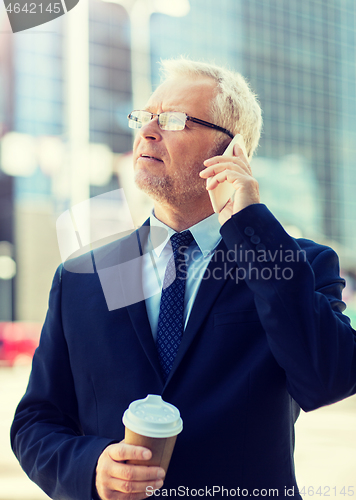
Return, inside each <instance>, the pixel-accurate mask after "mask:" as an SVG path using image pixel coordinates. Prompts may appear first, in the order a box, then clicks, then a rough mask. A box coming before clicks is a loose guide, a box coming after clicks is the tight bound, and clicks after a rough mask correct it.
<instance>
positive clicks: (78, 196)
mask: <svg viewBox="0 0 356 500" xmlns="http://www.w3.org/2000/svg"><path fill="white" fill-rule="evenodd" d="M355 19H356V5H355V2H354V0H288V1H287V0H248V1H247V0H246V1H242V0H219V2H216V1H214V0H112V1H110V2H107V1H103V0H80V2H79V4H78V5H77V6H76V7H75V8H74V9H73V10H72V11H70V12H69V13H68V14H66V15H65V16H63V17H60V18H57V19H55V20H53V21H51V22H50V23H47V24H44V25H42V26H38V27H36V28H33V29H30V30H27V31H24V32H20V33H16V34H12V32H11V28H10V24H9V22H8V19H7V14H6V10H5V6H4V4H0V363H1V365H2V368H0V379H1V386H0V391H1V392H0V397H1V401H2V403H3V402H4V404H3V406H2V409H1V413H0V415H1V418H2V421H1V428H0V430H1V433H2V434H1V436H0V443H1V446H0V500H9V499H10V498H11V499H13V498H19V499H20V498H21V499H25V498H32V499H34V500H37V498H38V499H39V498H43V496H41V493H40V492H38V491H37V490H32V489H31V487H32V485H31V483H30V482H28V480H27V479H23V478H22V479H23V480H24V481H25V483H23V484H25V486H24V488H23V490H22V489H21V488H20V487H19V485H20V484H22V483H21V480H20V477H22V476H21V473H20V472H19V469H18V468H17V465H16V462H15V459H14V458H13V457H12V455H11V452H10V451H9V448H8V427H9V425H10V422H11V417H12V414H13V411H14V408H15V405H16V403H17V402H18V399H19V398H20V396H21V394H22V392H23V391H24V389H25V385H26V380H27V377H28V370H29V365H28V363H29V360H30V359H31V356H32V354H33V350H34V348H35V346H36V345H37V342H38V335H39V332H40V327H41V324H42V322H43V320H44V317H45V313H46V309H47V300H48V293H49V289H50V285H51V281H52V278H53V275H54V272H55V269H56V267H57V266H58V264H59V263H60V262H61V254H60V251H59V246H58V241H57V234H56V221H57V219H58V218H59V217H60V216H61V215H62V214H63V213H64V212H66V211H67V210H69V209H70V207H72V206H74V205H77V204H79V203H81V202H83V201H85V200H86V199H88V198H89V197H91V198H93V197H99V196H100V195H103V194H104V193H110V192H113V191H115V190H118V189H119V188H123V189H124V192H125V196H126V200H127V204H128V206H129V208H130V212H131V215H132V218H133V224H134V225H136V226H137V225H139V224H140V223H141V222H143V220H145V218H146V216H147V214H149V211H150V208H151V205H150V202H149V200H148V199H147V198H146V197H145V196H144V195H143V194H142V193H140V192H139V191H138V190H137V189H136V188H135V186H134V185H133V181H132V172H131V148H132V134H131V131H130V130H129V129H128V127H127V118H126V116H127V114H128V113H129V112H130V111H131V110H132V109H140V108H141V107H142V106H143V105H144V104H145V101H146V99H147V97H148V95H149V94H150V92H151V90H152V89H153V88H155V87H156V86H157V84H158V83H159V74H158V67H159V65H158V61H159V60H160V59H161V58H163V59H164V58H170V57H178V56H180V55H184V56H187V57H190V58H192V59H199V60H204V61H212V62H216V63H217V64H222V65H226V66H228V67H230V68H231V69H233V70H237V71H239V72H241V73H242V74H243V75H244V76H245V77H246V78H247V79H248V81H249V82H250V84H251V86H252V88H253V89H254V91H255V92H256V93H257V94H258V96H259V100H260V103H261V106H262V109H263V116H264V130H263V135H262V138H261V143H260V147H259V149H258V151H257V155H256V156H255V158H254V159H253V160H252V165H251V166H252V170H253V172H254V174H255V176H256V177H257V179H258V180H259V183H260V189H261V197H262V200H263V202H264V203H266V204H267V206H268V207H269V208H270V209H271V210H272V212H273V213H274V214H275V215H276V217H277V218H278V219H279V220H280V222H281V223H282V224H283V225H284V226H285V227H286V229H287V230H288V231H289V232H290V234H292V235H293V236H296V237H300V236H301V237H306V238H311V239H313V240H315V241H317V242H319V243H325V244H328V245H330V246H332V247H333V248H334V249H335V250H336V251H337V252H338V254H339V256H340V262H341V274H342V276H343V277H345V278H346V280H347V287H346V289H345V291H344V296H343V297H344V301H345V302H346V303H347V306H348V308H347V314H348V316H349V317H350V318H351V321H352V322H353V325H355V324H356V230H355V222H356V168H355V157H356V70H355V68H356V39H355ZM122 203H123V205H125V204H126V201H125V200H124V199H123V200H122ZM101 208H102V209H101V213H102V214H103V215H102V216H103V218H106V219H107V220H109V219H110V217H111V215H110V214H111V213H112V205H110V194H109V195H108V197H107V198H106V199H105V200H103V203H102V207H101ZM21 365H24V366H21ZM355 410H356V403H355V399H354V398H350V399H349V400H347V401H345V402H343V403H339V404H338V405H333V407H330V408H326V409H323V410H318V411H317V412H313V414H311V415H302V417H301V418H300V421H299V423H298V424H297V439H298V437H299V436H300V440H299V442H300V443H301V445H300V447H299V448H297V456H296V458H297V472H298V471H299V475H301V477H302V478H303V481H304V485H305V486H308V484H307V483H308V482H309V485H314V486H316V481H318V482H319V486H322V487H330V488H332V487H333V486H335V485H336V484H339V483H338V482H337V481H339V482H340V481H341V483H340V485H341V486H342V485H343V486H346V495H348V490H347V487H349V486H350V487H351V486H352V487H353V488H354V490H355V491H354V495H356V432H355V429H356V425H355V424H356V411H355ZM1 450H3V451H1ZM1 453H2V454H3V455H1ZM340 478H341V479H340ZM346 481H348V482H347V484H346V483H345V482H346ZM334 483H335V484H334ZM343 483H345V484H343ZM15 484H16V488H14V485H15ZM335 488H336V486H335ZM337 488H339V487H337ZM340 489H341V488H340ZM19 491H20V492H21V493H19ZM349 492H350V491H349ZM309 493H311V490H310V491H309ZM334 493H335V494H334ZM310 496H311V495H310ZM330 496H334V498H344V496H345V495H343V494H342V493H339V489H338V490H336V489H335V492H334V491H332V490H331V491H330ZM348 496H352V495H348Z"/></svg>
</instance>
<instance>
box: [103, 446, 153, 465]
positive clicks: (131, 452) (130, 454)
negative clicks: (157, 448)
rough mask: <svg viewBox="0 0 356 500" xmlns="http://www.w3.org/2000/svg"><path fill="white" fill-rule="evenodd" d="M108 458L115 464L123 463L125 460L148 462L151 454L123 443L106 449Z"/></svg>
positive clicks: (141, 447) (146, 450) (145, 449)
mask: <svg viewBox="0 0 356 500" xmlns="http://www.w3.org/2000/svg"><path fill="white" fill-rule="evenodd" d="M108 452H109V455H110V458H112V460H114V461H115V462H124V461H125V460H149V459H150V458H151V457H152V452H151V450H149V449H148V448H144V447H143V446H135V445H133V444H127V443H125V442H124V441H121V442H120V443H116V444H113V445H111V446H109V447H108Z"/></svg>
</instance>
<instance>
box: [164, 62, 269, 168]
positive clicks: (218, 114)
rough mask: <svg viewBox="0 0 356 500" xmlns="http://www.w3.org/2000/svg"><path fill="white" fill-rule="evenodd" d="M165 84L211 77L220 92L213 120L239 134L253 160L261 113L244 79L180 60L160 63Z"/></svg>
mask: <svg viewBox="0 0 356 500" xmlns="http://www.w3.org/2000/svg"><path fill="white" fill-rule="evenodd" d="M160 64H161V77H162V82H161V83H163V82H164V81H166V80H171V79H176V78H180V77H190V78H194V79H196V78H199V77H202V76H205V77H209V78H212V79H213V80H215V81H216V83H217V89H218V92H217V94H216V97H215V99H214V100H213V102H212V109H211V112H212V119H213V120H214V122H215V124H216V125H220V127H224V128H226V129H227V130H230V131H231V132H232V133H233V134H234V135H235V134H237V133H240V134H241V135H242V136H243V138H244V141H245V145H246V150H247V153H248V156H249V157H250V158H251V157H252V155H253V153H254V151H255V150H256V148H257V146H258V142H259V139H260V135H261V129H262V113H261V107H260V105H259V103H258V100H257V96H256V94H254V92H253V91H252V90H251V88H250V86H249V84H248V83H247V81H246V80H245V78H244V77H243V76H242V75H241V74H240V73H237V72H234V71H230V70H228V69H225V68H222V67H219V66H216V65H214V64H209V63H204V62H198V61H191V60H189V59H185V58H183V57H181V58H179V59H165V60H161V62H160Z"/></svg>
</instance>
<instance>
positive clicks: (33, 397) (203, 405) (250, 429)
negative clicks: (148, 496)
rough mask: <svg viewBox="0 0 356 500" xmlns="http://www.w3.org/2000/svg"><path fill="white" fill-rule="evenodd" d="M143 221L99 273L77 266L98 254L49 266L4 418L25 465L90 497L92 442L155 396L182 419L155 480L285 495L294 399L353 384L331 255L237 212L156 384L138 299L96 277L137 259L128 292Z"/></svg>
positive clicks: (353, 364) (260, 214)
mask: <svg viewBox="0 0 356 500" xmlns="http://www.w3.org/2000/svg"><path fill="white" fill-rule="evenodd" d="M145 232H146V233H147V226H146V227H145V226H143V228H141V229H140V231H138V232H135V233H133V234H132V235H131V236H129V237H127V238H124V239H122V240H120V241H119V242H116V243H113V244H110V245H107V246H105V247H102V248H101V249H99V250H97V251H95V252H94V259H93V262H94V268H95V269H94V271H95V272H86V271H90V267H91V266H92V263H91V262H92V261H91V257H93V255H92V256H91V257H90V259H89V260H90V262H89V261H88V260H86V261H85V259H83V258H79V259H76V260H75V261H74V262H72V263H71V264H68V263H67V264H66V265H65V266H64V267H63V266H60V268H59V269H58V271H57V273H56V275H55V278H54V281H53V287H52V290H51V294H50V300H49V309H48V314H47V318H46V321H45V324H44V327H43V332H42V337H41V341H40V346H39V348H38V350H37V351H36V354H35V356H34V361H33V369H32V374H31V377H30V382H29V386H28V389H27V392H26V394H25V396H24V398H23V399H22V401H21V403H20V405H19V407H18V410H17V413H16V416H15V420H14V423H13V427H12V433H11V436H12V445H13V449H14V451H15V453H16V455H17V456H18V458H19V460H20V462H21V464H22V466H23V468H24V470H25V471H26V472H27V473H28V474H29V476H30V477H31V479H33V480H34V481H35V482H37V483H38V484H39V485H40V486H41V487H42V488H43V489H44V490H45V491H46V492H47V493H48V494H49V495H50V496H52V497H53V498H58V499H61V500H62V499H72V500H90V499H91V496H92V483H93V477H94V471H95V466H96V462H97V459H98V457H99V455H100V453H101V452H102V450H103V449H104V448H105V447H106V446H107V445H109V444H110V443H112V442H116V441H120V440H121V439H123V436H124V426H123V424H122V421H121V418H122V414H123V412H124V410H125V409H126V408H127V406H128V405H129V403H130V402H131V401H133V400H135V399H139V398H144V397H146V395H147V394H149V393H151V394H161V395H162V397H163V399H164V400H166V401H168V402H170V403H172V404H174V405H176V406H177V407H178V408H179V410H180V412H181V416H182V419H183V422H184V428H183V432H182V433H181V434H180V435H179V436H178V439H177V444H176V448H175V450H174V454H173V457H172V461H171V464H170V467H169V470H168V474H167V477H166V481H165V484H164V486H163V488H165V489H170V488H176V489H177V491H176V494H177V496H178V492H180V494H181V496H189V490H187V488H189V489H192V488H195V489H200V492H199V493H198V494H199V495H201V494H202V493H204V496H205V497H209V496H210V494H211V495H212V494H213V493H214V496H215V497H216V498H219V497H220V496H221V495H222V490H221V489H220V493H219V490H218V488H222V487H224V488H226V489H229V490H231V489H234V490H236V492H238V488H240V496H241V491H242V489H243V488H245V489H248V490H249V495H250V494H251V493H252V491H253V490H256V491H255V492H254V495H255V497H256V498H258V494H257V493H258V492H257V489H270V488H271V489H278V493H279V497H280V498H281V497H284V495H285V488H287V489H290V488H293V487H294V488H295V497H297V498H299V495H298V493H297V490H296V482H295V477H294V465H293V447H294V427H293V424H294V421H295V419H296V418H297V415H298V411H299V407H298V405H300V406H301V407H302V408H303V409H304V410H306V411H309V410H313V409H315V408H317V407H319V406H322V405H326V404H329V403H333V402H335V401H337V400H340V399H342V398H345V397H347V396H349V395H351V394H353V393H355V391H356V337H355V331H354V330H353V329H352V328H351V326H350V322H349V319H348V318H347V317H346V316H344V315H343V314H342V311H343V310H344V304H343V302H342V301H341V290H342V288H343V287H344V281H343V280H342V279H341V278H340V277H339V269H338V259H337V256H336V254H335V253H334V251H333V250H331V249H330V248H328V247H325V246H320V245H317V244H315V243H314V242H312V241H309V240H304V239H301V240H294V239H293V238H291V237H290V236H289V235H288V234H287V233H286V232H285V231H284V230H283V228H282V227H281V225H280V224H279V222H278V221H277V220H276V219H275V218H274V217H273V215H272V214H271V213H270V212H269V211H268V209H267V208H266V207H265V206H264V205H252V206H250V207H248V208H246V209H244V210H243V211H241V212H239V213H238V214H236V215H234V216H233V217H232V219H231V220H229V221H228V222H227V223H225V224H224V226H223V227H222V229H221V234H222V237H223V240H222V241H221V243H220V244H219V246H218V248H217V250H216V252H215V254H214V255H213V257H212V260H211V262H210V264H209V266H208V270H207V274H206V276H205V279H203V280H202V283H201V286H200V289H199V291H198V295H197V297H196V300H195V304H194V307H193V310H192V312H191V316H190V318H189V322H188V325H187V328H186V330H185V332H184V336H183V339H182V343H181V346H180V349H179V352H178V355H177V358H176V360H175V363H174V366H173V369H172V372H171V374H170V376H169V378H168V380H167V382H166V383H164V382H163V379H162V377H161V373H160V368H159V362H158V357H157V352H156V347H155V345H154V341H153V338H152V334H151V331H150V326H149V322H148V317H147V312H146V308H145V303H144V301H142V300H140V301H139V302H137V303H133V304H131V305H127V306H124V307H120V308H115V304H114V305H113V306H112V308H111V309H112V310H110V311H109V310H108V306H107V303H106V301H105V298H104V294H103V290H102V287H101V284H100V279H99V274H100V271H101V270H105V269H109V268H110V267H111V268H112V271H113V272H116V271H117V270H118V269H119V268H120V264H122V263H123V262H125V261H127V262H128V261H129V260H130V259H136V261H135V262H136V263H137V265H132V266H131V268H130V273H127V271H125V270H122V267H123V266H121V270H120V269H119V271H117V272H118V275H117V276H120V275H121V278H122V279H121V280H120V279H116V278H115V280H113V281H114V282H115V283H116V285H115V286H116V287H117V288H116V293H117V294H118V296H121V297H122V299H120V300H123V303H124V302H125V297H126V298H127V296H128V297H129V298H128V302H127V303H128V304H129V303H130V301H131V302H132V293H131V292H132V286H131V284H132V283H134V284H135V285H134V292H133V293H134V294H135V293H137V290H140V285H139V283H140V276H141V270H140V265H139V262H140V252H141V243H142V240H143V239H144V238H145ZM87 259H88V257H87ZM70 266H72V267H70ZM86 266H87V267H86ZM115 266H116V267H115ZM124 267H125V266H124ZM114 269H116V271H114ZM125 274H126V275H125ZM128 274H129V275H128ZM130 288H131V292H130V291H129V292H127V290H129V289H130ZM114 291H115V290H114ZM127 294H128V295H127ZM130 294H131V295H130ZM178 487H180V489H179V490H178ZM213 487H215V490H213V489H212V488H213ZM205 488H207V490H205ZM209 488H210V490H209ZM203 490H204V491H203ZM194 493H195V494H196V492H193V495H194ZM245 493H246V492H245ZM224 496H225V497H226V492H225V494H224ZM262 496H264V497H265V496H266V495H265V492H263V493H262V495H261V497H262ZM270 496H272V494H270ZM275 496H276V495H275Z"/></svg>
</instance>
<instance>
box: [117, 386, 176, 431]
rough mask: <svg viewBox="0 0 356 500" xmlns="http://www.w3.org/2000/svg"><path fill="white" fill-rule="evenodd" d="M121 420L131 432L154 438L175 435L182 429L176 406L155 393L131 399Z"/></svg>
mask: <svg viewBox="0 0 356 500" xmlns="http://www.w3.org/2000/svg"><path fill="white" fill-rule="evenodd" d="M122 421H123V423H124V425H125V426H126V427H128V428H129V429H130V430H131V431H132V432H136V434H141V435H142V436H148V437H154V438H166V437H171V436H176V435H177V434H179V433H180V432H182V429H183V421H182V419H181V417H180V413H179V410H178V408H176V407H175V406H173V405H171V404H170V403H166V402H165V401H163V399H162V398H161V396H157V395H155V394H149V395H148V396H147V397H146V398H145V399H138V400H137V401H133V402H132V403H131V404H130V406H129V407H128V409H127V410H126V411H125V413H124V415H123V417H122Z"/></svg>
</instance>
